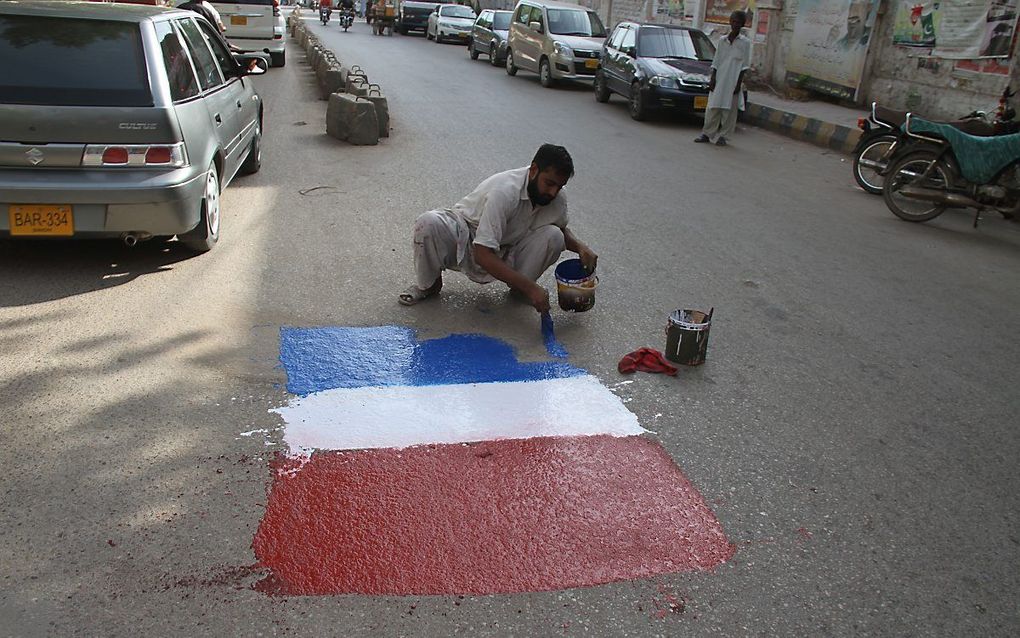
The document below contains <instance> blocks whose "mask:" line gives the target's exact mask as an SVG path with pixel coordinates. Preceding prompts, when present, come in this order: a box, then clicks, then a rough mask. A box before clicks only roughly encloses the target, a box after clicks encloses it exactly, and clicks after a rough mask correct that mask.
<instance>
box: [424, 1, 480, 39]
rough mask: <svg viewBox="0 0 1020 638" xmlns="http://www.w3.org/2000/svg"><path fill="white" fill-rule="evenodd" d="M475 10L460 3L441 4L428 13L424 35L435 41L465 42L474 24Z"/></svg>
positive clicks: (469, 37) (469, 36)
mask: <svg viewBox="0 0 1020 638" xmlns="http://www.w3.org/2000/svg"><path fill="white" fill-rule="evenodd" d="M476 17H478V16H476V15H475V12H474V11H472V10H471V7H465V6H464V5H462V4H441V5H439V6H438V7H436V10H435V11H433V12H432V13H431V14H430V15H429V23H428V26H427V27H426V28H425V37H426V38H429V39H434V40H435V41H436V42H437V43H442V42H443V41H444V40H456V41H457V42H467V41H468V40H469V39H471V29H472V28H473V27H474V26H475V18H476Z"/></svg>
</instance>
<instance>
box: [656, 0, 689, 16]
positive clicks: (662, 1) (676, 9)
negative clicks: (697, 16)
mask: <svg viewBox="0 0 1020 638" xmlns="http://www.w3.org/2000/svg"><path fill="white" fill-rule="evenodd" d="M655 17H656V18H657V19H660V20H684V19H686V18H689V17H692V16H688V15H686V9H685V5H684V0H655Z"/></svg>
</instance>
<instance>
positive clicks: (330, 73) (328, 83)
mask: <svg viewBox="0 0 1020 638" xmlns="http://www.w3.org/2000/svg"><path fill="white" fill-rule="evenodd" d="M322 90H323V92H325V94H326V96H327V98H326V99H329V98H328V96H329V95H332V94H333V93H336V92H338V91H343V90H344V79H343V71H342V70H341V69H340V68H338V67H333V68H331V69H328V70H327V71H326V73H325V74H324V75H323V78H322Z"/></svg>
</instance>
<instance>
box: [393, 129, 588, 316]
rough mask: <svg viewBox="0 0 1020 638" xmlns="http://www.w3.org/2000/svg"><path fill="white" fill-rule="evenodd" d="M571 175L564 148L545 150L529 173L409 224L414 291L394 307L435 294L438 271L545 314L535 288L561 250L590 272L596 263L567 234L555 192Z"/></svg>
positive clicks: (485, 185) (496, 180) (545, 304)
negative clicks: (498, 290) (512, 294)
mask: <svg viewBox="0 0 1020 638" xmlns="http://www.w3.org/2000/svg"><path fill="white" fill-rule="evenodd" d="M573 175H574V161H573V160H572V159H571V158H570V154H569V153H567V149H565V148H563V147H562V146H554V145H552V144H543V145H542V146H541V147H540V148H539V149H538V152H537V153H535V158H534V159H533V160H532V161H531V165H530V166H525V167H522V168H515V169H512V170H509V171H504V172H502V173H497V174H495V175H493V176H492V177H489V178H488V179H486V180H485V181H483V182H482V183H481V184H479V185H478V187H477V188H475V190H474V191H473V192H472V193H471V194H469V195H467V196H466V197H464V198H463V199H461V200H460V201H459V202H457V204H456V205H454V207H453V208H449V209H445V210H432V211H429V212H427V213H424V214H422V215H420V216H419V217H418V219H417V220H416V221H415V223H414V272H415V284H414V285H413V286H411V287H410V288H408V289H407V290H405V291H404V292H403V293H401V295H400V296H399V298H398V301H399V302H400V303H401V304H403V305H405V306H413V305H414V304H416V303H418V302H419V301H422V300H424V299H427V298H429V297H432V296H434V295H436V294H438V293H439V291H440V290H441V289H442V287H443V271H444V270H459V271H460V272H462V273H464V274H465V275H466V276H467V277H468V278H469V279H471V280H472V281H475V282H477V283H480V284H486V283H489V282H491V281H494V280H496V279H498V280H500V281H502V282H504V283H506V284H507V285H508V286H510V288H511V290H514V291H516V292H518V293H519V294H521V295H523V296H524V297H525V298H526V299H527V300H528V302H529V303H530V304H531V305H532V306H534V307H535V310H537V311H539V312H548V311H549V292H548V291H547V290H546V289H545V288H543V287H541V286H539V285H538V284H537V283H536V281H538V278H539V277H541V276H542V273H544V272H545V271H546V270H547V269H548V268H549V266H552V265H553V264H555V263H556V261H557V260H558V259H559V257H560V253H562V252H563V250H564V249H566V250H569V251H571V252H574V253H577V255H578V256H579V257H580V259H581V263H582V264H583V265H584V266H585V267H586V268H588V270H594V269H595V265H596V262H597V261H598V255H596V254H595V253H594V252H592V250H591V249H590V248H588V246H587V245H586V244H584V242H582V241H581V240H579V239H578V238H577V237H576V236H575V235H574V233H573V232H571V230H570V228H568V226H567V198H566V196H565V195H563V193H561V192H560V191H561V190H562V189H563V187H564V186H566V184H567V180H569V179H570V178H571V177H573Z"/></svg>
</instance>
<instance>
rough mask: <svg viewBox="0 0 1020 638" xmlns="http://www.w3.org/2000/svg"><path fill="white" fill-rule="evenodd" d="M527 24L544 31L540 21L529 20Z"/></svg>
mask: <svg viewBox="0 0 1020 638" xmlns="http://www.w3.org/2000/svg"><path fill="white" fill-rule="evenodd" d="M528 26H529V27H531V28H532V29H534V30H535V31H538V32H539V33H544V31H543V30H542V23H541V22H529V23H528Z"/></svg>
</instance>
